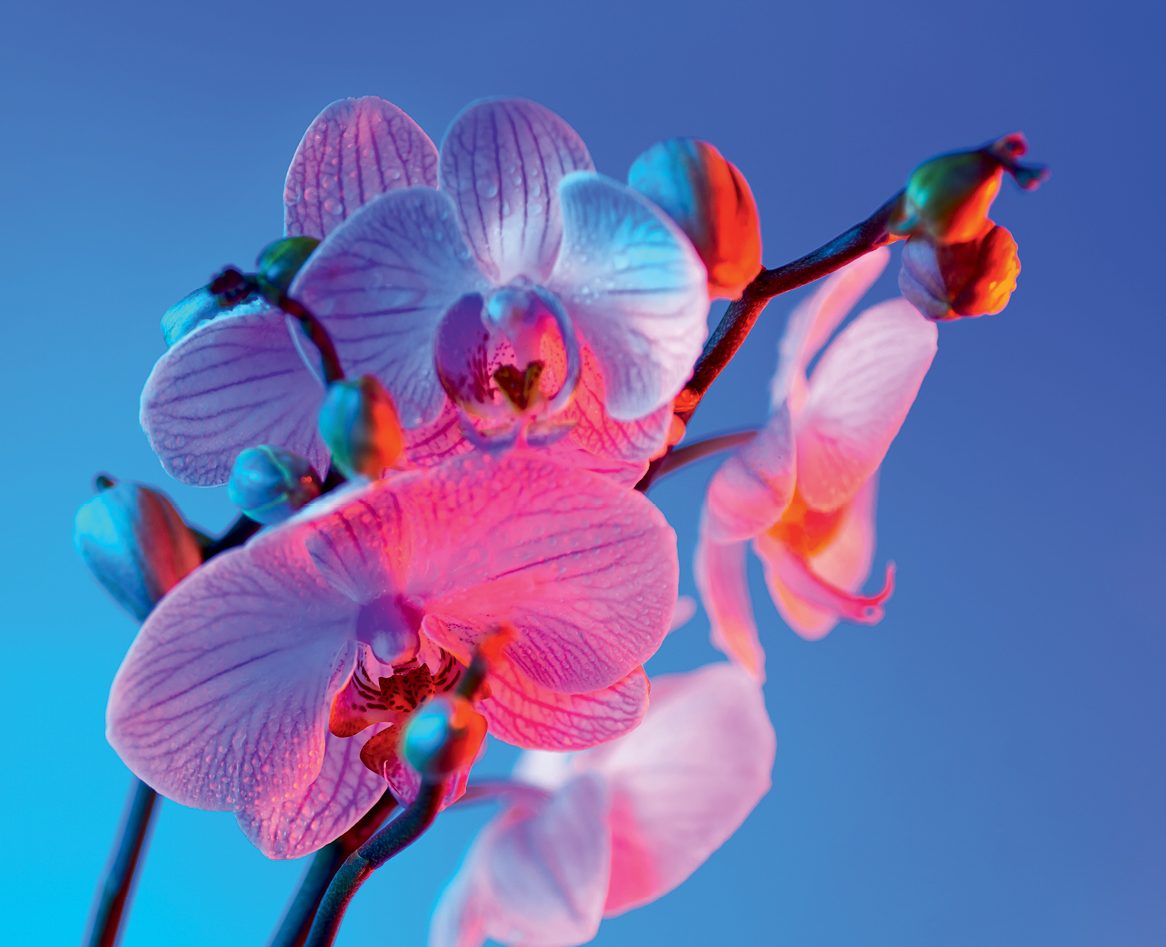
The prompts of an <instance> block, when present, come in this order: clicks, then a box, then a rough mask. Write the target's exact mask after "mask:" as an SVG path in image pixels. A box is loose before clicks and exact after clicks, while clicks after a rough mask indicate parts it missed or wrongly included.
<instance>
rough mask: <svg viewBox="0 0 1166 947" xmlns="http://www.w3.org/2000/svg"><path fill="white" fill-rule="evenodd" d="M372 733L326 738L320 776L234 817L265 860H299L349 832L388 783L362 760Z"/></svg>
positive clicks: (367, 731) (243, 810)
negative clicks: (297, 788)
mask: <svg viewBox="0 0 1166 947" xmlns="http://www.w3.org/2000/svg"><path fill="white" fill-rule="evenodd" d="M373 732H374V731H372V730H366V731H365V732H364V733H361V734H358V735H357V736H354V737H344V738H342V737H335V736H333V735H332V734H330V733H329V734H328V735H327V736H325V738H324V762H323V765H322V766H321V768H320V775H319V776H317V777H316V778H315V779H314V780H313V781H312V782H311V783H309V784H308V785H307V786H305V787H303V788H302V789H300V790H299V791H298V792H289V793H288V794H287V795H286V796H281V797H279V798H276V799H271V800H266V801H265V804H264V805H260V806H249V807H247V808H245V809H242V810H240V811H239V813H238V819H239V825H240V826H241V827H242V829H243V831H244V832H246V833H247V837H248V838H249V839H251V841H252V842H253V843H254V844H255V846H256V847H257V848H258V849H259V850H260V851H261V852H263V854H264V855H266V856H267V857H268V858H299V857H300V856H301V855H307V854H309V853H311V852H314V851H316V850H317V849H320V848H323V847H324V846H325V845H327V844H328V843H329V842H331V841H333V840H334V839H337V838H339V837H340V836H341V835H343V834H344V833H345V832H347V831H348V830H349V829H350V828H352V827H353V826H354V825H355V824H356V823H357V822H358V821H360V819H361V818H362V817H363V816H364V814H365V813H366V812H368V811H369V809H371V808H372V807H373V806H374V805H375V804H376V801H377V800H378V799H380V798H381V796H382V795H384V793H385V791H386V790H387V789H388V785H387V784H386V783H385V781H384V779H383V778H381V777H380V776H378V775H377V774H376V773H373V772H372V771H371V770H369V769H368V768H367V767H366V766H364V765H363V764H362V763H361V761H360V751H361V749H362V748H363V746H364V744H365V741H367V740H368V738H369V737H370V736H371V735H372V733H373Z"/></svg>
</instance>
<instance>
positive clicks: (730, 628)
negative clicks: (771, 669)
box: [693, 514, 765, 681]
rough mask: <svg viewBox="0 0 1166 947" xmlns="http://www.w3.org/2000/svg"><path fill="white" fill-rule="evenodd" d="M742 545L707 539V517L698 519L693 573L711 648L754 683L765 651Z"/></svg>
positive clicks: (759, 676)
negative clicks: (735, 664)
mask: <svg viewBox="0 0 1166 947" xmlns="http://www.w3.org/2000/svg"><path fill="white" fill-rule="evenodd" d="M745 551H746V547H745V543H743V542H728V543H719V542H717V541H716V540H714V539H712V538H710V537H709V528H708V516H707V514H706V515H705V516H704V517H703V518H702V520H701V530H700V539H699V540H698V541H697V545H696V559H695V562H694V563H693V574H694V578H695V579H696V587H697V591H698V592H699V593H700V598H701V602H703V603H704V607H705V611H706V612H708V616H709V637H710V638H711V640H712V643H713V647H715V648H717V649H718V650H720V651H722V652H724V653H725V654H726V655H728V656H729V657H730V658H731V659H732V660H734V661H736V662H737V663H738V664H739V665H741V667H743V668H745V670H747V671H748V672H749V673H750V674H752V675H753V677H755V678H756V679H757V680H758V681H763V680H765V652H764V651H763V650H762V648H761V642H760V641H759V640H758V637H757V621H756V619H754V617H753V603H752V602H751V600H750V598H749V580H748V577H747V574H746V572H745Z"/></svg>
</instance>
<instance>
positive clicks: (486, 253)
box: [441, 99, 593, 284]
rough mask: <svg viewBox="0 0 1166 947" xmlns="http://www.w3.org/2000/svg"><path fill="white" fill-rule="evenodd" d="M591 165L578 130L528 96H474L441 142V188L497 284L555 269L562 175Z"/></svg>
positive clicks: (540, 276) (537, 277) (535, 277)
mask: <svg viewBox="0 0 1166 947" xmlns="http://www.w3.org/2000/svg"><path fill="white" fill-rule="evenodd" d="M592 167H593V165H592V164H591V158H590V156H589V155H588V154H587V148H586V147H585V146H584V144H583V141H582V139H580V138H579V136H578V135H577V134H576V133H575V130H574V129H573V128H571V126H570V125H568V124H567V123H566V122H564V121H563V120H562V119H561V118H559V116H557V115H556V114H555V113H554V112H552V111H550V110H549V109H546V108H544V107H543V106H541V105H537V104H536V103H534V102H528V101H526V100H524V99H490V100H486V101H482V102H475V103H474V104H473V105H470V106H469V107H468V108H466V109H465V110H464V111H463V112H462V113H461V114H460V115H458V117H457V118H455V119H454V122H453V125H452V126H451V127H450V129H449V132H448V133H447V134H446V136H445V140H444V141H443V142H442V145H441V187H442V190H444V191H445V192H446V193H448V194H449V195H450V196H451V197H452V198H453V200H454V203H455V204H456V205H457V209H458V216H459V219H460V220H461V224H462V232H463V233H464V234H465V235H466V239H467V240H469V243H470V246H471V247H473V251H474V255H475V256H476V257H477V260H478V266H479V267H480V268H481V270H482V272H483V273H485V274H486V275H487V276H488V277H489V278H490V279H491V280H492V281H493V282H494V283H496V284H502V283H507V282H509V281H510V280H512V279H514V278H515V277H516V276H526V277H527V278H529V279H531V280H534V281H535V282H542V281H543V280H544V279H545V277H546V276H547V274H548V273H550V271H551V267H552V266H553V265H554V262H555V257H556V255H557V254H558V250H559V241H560V239H561V237H562V222H561V219H560V214H559V207H558V193H557V192H558V186H559V181H561V180H562V178H563V176H564V175H566V174H568V173H569V172H571V171H580V170H590V169H591V168H592Z"/></svg>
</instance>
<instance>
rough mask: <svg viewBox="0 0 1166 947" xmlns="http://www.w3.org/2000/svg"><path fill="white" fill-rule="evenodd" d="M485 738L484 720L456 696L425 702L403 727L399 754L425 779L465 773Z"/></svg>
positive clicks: (461, 698)
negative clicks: (403, 733) (403, 731)
mask: <svg viewBox="0 0 1166 947" xmlns="http://www.w3.org/2000/svg"><path fill="white" fill-rule="evenodd" d="M485 738H486V719H485V718H484V717H483V716H482V715H481V714H480V713H478V712H477V711H476V710H474V708H473V705H472V704H470V702H469V701H468V700H466V699H465V698H464V697H460V696H458V695H457V694H443V695H441V696H439V697H434V698H432V699H430V700H428V701H426V702H425V703H424V704H423V705H422V706H421V707H420V708H419V709H418V710H417V712H416V713H415V714H413V716H412V717H411V718H409V722H408V723H407V724H406V725H405V735H404V738H403V739H402V741H401V753H402V755H403V756H404V757H405V760H406V762H408V764H409V765H410V766H412V767H413V768H414V769H415V770H417V772H418V773H420V774H421V775H422V776H423V777H424V778H426V779H444V778H446V777H447V776H451V775H452V774H454V773H456V772H459V771H463V770H468V769H469V768H470V767H471V766H472V765H473V763H474V760H476V759H477V758H478V752H479V751H480V750H481V749H482V741H483V740H484V739H485Z"/></svg>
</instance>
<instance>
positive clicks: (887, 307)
mask: <svg viewBox="0 0 1166 947" xmlns="http://www.w3.org/2000/svg"><path fill="white" fill-rule="evenodd" d="M936 338H937V332H936V328H935V324H934V323H933V322H929V321H928V320H927V319H925V318H924V317H923V316H921V315H920V314H919V313H918V312H917V311H916V310H915V308H914V307H913V306H912V305H911V304H910V303H909V302H907V301H906V300H905V299H892V300H889V301H888V302H885V303H880V304H879V305H877V306H873V307H871V308H870V309H868V310H866V312H864V313H863V314H862V315H861V316H859V317H858V318H857V319H856V320H855V321H854V322H853V323H851V324H850V325H849V326H847V327H846V329H844V330H843V331H842V333H841V334H839V336H838V338H837V339H836V340H835V341H834V342H833V343H832V344H831V345H830V347H829V348H828V349H827V350H826V352H825V354H823V356H822V359H821V361H820V362H819V363H818V366H817V368H816V369H815V370H814V374H813V376H812V377H811V379H810V387H809V395H808V397H807V399H806V404H805V409H804V411H803V412H802V413H801V414H800V415H798V416H797V417H796V435H797V453H798V490H799V491H800V493H801V495H802V497H803V498H804V499H805V501H806V503H807V505H809V506H810V507H811V508H813V509H817V510H836V509H838V507H840V506H842V504H844V503H846V502H847V501H848V500H850V499H851V497H853V496H854V495H855V493H856V492H857V491H858V489H859V487H861V486H862V484H863V482H864V481H866V479H867V478H868V477H870V476H871V474H873V473H874V472H875V470H877V469H878V466H879V464H881V463H882V460H883V458H884V457H885V456H886V453H887V449H888V448H889V447H890V446H891V441H892V440H894V438H895V435H896V434H897V433H898V432H899V428H900V427H902V425H903V421H904V420H905V419H906V417H907V412H908V410H910V408H911V405H912V403H913V402H914V401H915V395H916V394H917V393H918V391H919V386H920V385H921V384H922V383H923V377H924V375H926V374H927V369H928V368H930V367H931V360H932V359H933V358H934V357H935V349H936Z"/></svg>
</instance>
